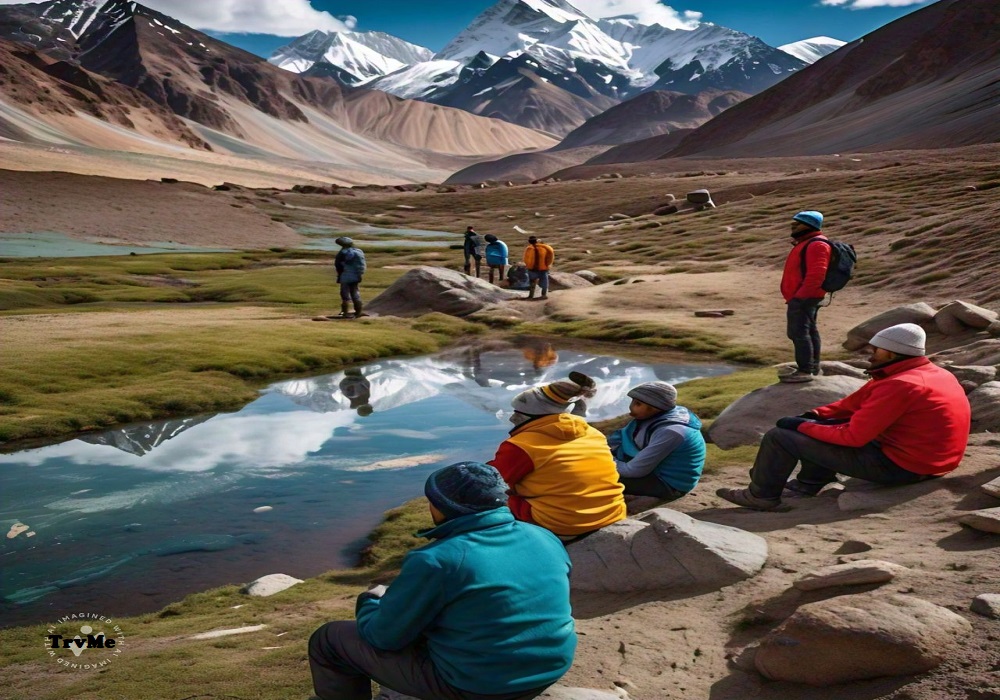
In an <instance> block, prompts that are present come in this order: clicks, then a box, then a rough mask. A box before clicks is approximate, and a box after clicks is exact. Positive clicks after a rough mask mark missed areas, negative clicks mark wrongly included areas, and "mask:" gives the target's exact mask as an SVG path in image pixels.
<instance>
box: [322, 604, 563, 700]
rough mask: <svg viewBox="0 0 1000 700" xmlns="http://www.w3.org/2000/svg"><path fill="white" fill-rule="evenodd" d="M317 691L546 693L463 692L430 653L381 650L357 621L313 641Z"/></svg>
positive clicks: (357, 695)
mask: <svg viewBox="0 0 1000 700" xmlns="http://www.w3.org/2000/svg"><path fill="white" fill-rule="evenodd" d="M309 669H310V670H311V671H312V678H313V689H314V690H315V692H316V695H318V696H319V697H320V698H321V699H322V700H371V697H372V691H371V681H372V680H374V681H375V682H376V683H378V684H379V685H384V686H385V687H386V688H391V689H392V690H395V691H396V692H397V693H403V694H404V695H412V696H413V697H416V698H421V699H422V700H531V699H532V698H536V697H538V696H539V695H541V694H542V693H543V692H544V691H545V688H547V687H548V686H545V687H542V688H536V689H534V690H525V691H521V692H518V693H506V694H501V695H482V694H480V693H470V692H468V691H465V690H459V689H458V688H454V687H452V686H450V685H448V684H447V683H446V682H444V681H443V680H442V679H441V677H440V676H439V675H438V673H437V669H435V668H434V663H433V662H432V661H431V658H430V656H429V655H428V653H427V651H426V649H425V648H424V647H423V645H421V644H413V645H411V646H409V647H406V648H405V649H401V650H400V651H383V650H381V649H376V648H375V647H373V646H372V645H370V644H369V643H368V642H366V641H365V640H364V639H362V638H361V635H359V634H358V626H357V623H356V622H353V621H350V620H348V621H342V622H328V623H327V624H325V625H323V626H322V627H320V628H319V629H318V630H316V631H315V632H314V633H313V635H312V637H311V638H310V639H309Z"/></svg>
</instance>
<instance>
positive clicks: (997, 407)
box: [969, 382, 1000, 433]
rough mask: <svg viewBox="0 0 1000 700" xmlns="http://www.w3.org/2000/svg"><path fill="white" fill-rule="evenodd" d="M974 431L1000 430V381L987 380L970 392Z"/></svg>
mask: <svg viewBox="0 0 1000 700" xmlns="http://www.w3.org/2000/svg"><path fill="white" fill-rule="evenodd" d="M969 405H970V406H971V407H972V432H974V433H985V432H991V433H996V432H1000V382H986V383H985V384H980V385H979V386H978V387H976V389H975V391H972V392H970V393H969Z"/></svg>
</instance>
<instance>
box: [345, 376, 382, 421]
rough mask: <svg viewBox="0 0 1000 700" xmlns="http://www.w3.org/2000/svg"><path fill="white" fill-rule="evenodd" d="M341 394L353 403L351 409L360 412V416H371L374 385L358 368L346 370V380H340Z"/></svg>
mask: <svg viewBox="0 0 1000 700" xmlns="http://www.w3.org/2000/svg"><path fill="white" fill-rule="evenodd" d="M340 393H341V394H343V395H344V398H345V399H347V400H348V401H350V402H351V408H353V409H355V410H356V411H357V412H358V415H359V416H370V415H371V414H372V413H373V412H374V409H372V406H371V404H370V403H369V401H371V398H372V385H371V382H369V381H368V378H367V377H366V376H365V375H364V374H362V372H361V370H360V369H358V368H356V367H351V368H350V369H347V370H344V378H343V379H341V380H340Z"/></svg>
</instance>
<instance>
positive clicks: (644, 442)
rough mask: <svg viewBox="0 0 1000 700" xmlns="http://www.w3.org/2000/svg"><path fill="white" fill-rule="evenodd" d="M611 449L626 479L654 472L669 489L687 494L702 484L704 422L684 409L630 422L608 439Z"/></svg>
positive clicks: (704, 450)
mask: <svg viewBox="0 0 1000 700" xmlns="http://www.w3.org/2000/svg"><path fill="white" fill-rule="evenodd" d="M664 431H666V432H664ZM608 446H609V447H610V448H611V452H612V454H614V457H615V462H616V463H617V464H618V471H619V473H622V474H623V476H644V475H646V474H649V473H653V474H655V475H656V478H658V479H659V480H660V481H662V482H663V483H664V484H666V485H667V486H670V487H672V488H675V489H677V490H678V491H682V492H684V493H687V492H689V491H691V490H692V489H693V488H694V487H695V486H696V485H697V484H698V480H699V479H700V478H701V472H702V469H703V468H704V466H705V453H706V447H705V438H704V437H703V436H702V434H701V420H699V418H698V416H696V415H695V414H693V413H691V411H689V410H688V409H686V408H684V407H683V406H676V407H674V408H673V409H672V410H670V411H667V412H665V413H660V414H658V415H656V416H653V417H652V418H647V419H646V420H642V421H636V420H633V421H630V422H629V423H628V424H627V425H626V426H625V427H624V428H622V429H620V430H616V431H614V432H613V433H612V434H611V435H609V436H608ZM633 472H634V473H633Z"/></svg>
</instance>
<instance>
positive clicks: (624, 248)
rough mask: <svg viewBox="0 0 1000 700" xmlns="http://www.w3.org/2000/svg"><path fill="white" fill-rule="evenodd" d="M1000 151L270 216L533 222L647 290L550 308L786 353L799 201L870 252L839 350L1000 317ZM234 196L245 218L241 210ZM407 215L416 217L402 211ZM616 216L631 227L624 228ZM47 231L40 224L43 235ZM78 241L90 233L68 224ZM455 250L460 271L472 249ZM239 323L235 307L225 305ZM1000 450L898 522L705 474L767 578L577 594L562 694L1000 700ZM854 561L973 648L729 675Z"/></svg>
mask: <svg viewBox="0 0 1000 700" xmlns="http://www.w3.org/2000/svg"><path fill="white" fill-rule="evenodd" d="M998 155H1000V146H993V147H978V148H971V149H957V150H953V151H948V152H945V151H935V152H909V153H902V152H901V153H894V154H864V155H863V156H857V157H856V158H855V157H852V156H848V155H845V156H844V157H843V158H836V159H835V158H832V157H827V156H824V157H822V158H816V159H804V158H800V159H770V160H766V161H764V160H761V161H750V160H744V161H726V162H711V161H703V162H694V161H685V162H672V163H667V162H659V163H657V164H637V165H634V166H630V167H632V168H633V171H634V172H631V171H630V172H628V173H626V174H628V175H636V176H635V177H631V176H630V177H624V178H621V179H617V178H615V179H605V180H577V181H568V182H556V183H552V184H546V185H538V186H525V187H509V188H491V189H483V190H473V191H468V190H466V191H459V192H457V193H449V194H432V193H403V192H395V191H393V192H387V191H367V190H359V191H357V192H356V196H354V197H345V196H342V195H341V196H322V195H314V196H309V195H293V194H288V193H282V194H280V195H275V198H274V200H273V201H269V200H263V203H262V204H259V207H260V209H262V210H263V211H264V212H265V213H267V214H270V213H271V212H272V211H274V208H276V207H280V209H279V210H280V211H283V212H289V211H290V212H293V219H291V220H289V221H288V223H289V224H293V223H294V224H298V223H303V224H308V223H324V222H325V221H343V220H344V219H345V218H346V219H350V220H354V221H372V222H381V224H382V225H391V226H396V227H412V228H427V229H438V230H448V231H456V232H460V231H461V230H463V229H464V227H465V225H466V224H470V223H471V224H475V225H476V227H477V229H478V230H480V232H482V233H487V232H495V233H497V235H499V236H500V237H501V238H503V239H505V240H506V241H507V243H508V245H510V247H511V249H512V253H513V254H514V255H516V254H517V250H518V249H519V246H520V245H521V244H522V243H523V238H524V236H523V235H522V234H517V233H514V232H512V226H513V225H515V224H518V225H520V226H521V227H522V228H524V229H526V230H529V231H536V232H538V233H539V235H541V236H542V237H543V239H544V240H547V241H549V242H551V243H553V244H554V245H555V246H556V250H557V264H558V266H559V269H562V270H581V269H584V268H589V269H593V270H596V271H598V272H599V273H601V274H603V275H606V276H607V277H609V278H614V277H620V276H627V277H631V278H634V279H639V280H643V281H642V282H637V283H630V284H628V285H627V286H626V285H620V286H615V285H609V286H602V287H596V288H594V289H587V290H584V291H580V290H569V291H566V292H557V293H554V294H553V299H552V301H551V302H550V303H549V304H548V305H547V307H546V312H547V313H550V314H552V313H555V314H558V315H559V317H566V318H592V317H603V318H608V317H611V318H626V319H636V320H640V319H642V320H655V321H657V322H659V323H663V324H665V325H674V324H677V325H683V326H686V327H690V328H695V329H700V330H704V331H706V332H710V333H713V334H717V335H720V336H723V337H726V338H728V339H731V340H732V341H733V342H734V344H744V345H751V346H756V347H759V348H761V349H765V350H768V351H772V352H783V353H786V354H787V353H790V348H789V344H788V342H787V341H786V340H785V339H784V327H783V326H784V323H783V307H782V304H781V302H780V299H779V297H778V294H777V280H778V275H779V272H778V270H779V269H780V264H781V261H782V259H783V258H784V255H785V253H786V251H787V244H786V242H785V241H786V237H787V230H788V229H787V221H788V219H789V218H790V216H791V214H792V213H794V212H795V211H798V210H799V209H806V208H816V209H820V210H822V211H824V212H826V213H827V215H828V217H829V222H830V225H829V226H828V227H827V231H828V233H829V234H830V235H832V236H834V237H836V238H839V239H841V240H845V241H847V242H851V243H854V244H855V245H856V246H858V249H859V252H860V253H861V260H862V262H861V264H860V265H859V271H858V277H857V279H856V280H855V282H854V283H853V284H852V285H851V286H850V287H849V288H848V289H847V290H845V291H844V292H843V293H841V294H838V295H837V298H836V300H835V302H834V304H833V306H831V307H830V308H828V309H825V310H823V311H822V312H821V314H820V323H821V330H822V332H823V334H824V337H825V338H826V339H827V340H826V342H827V347H828V348H829V349H830V351H831V352H834V351H838V350H839V348H837V346H836V344H837V342H839V340H841V339H842V338H843V334H844V331H845V330H846V329H847V328H849V327H851V326H852V325H854V324H855V323H856V322H858V321H860V320H863V319H864V318H867V317H870V316H873V315H875V314H876V313H879V312H881V311H883V310H885V309H887V308H890V307H891V306H894V305H896V304H898V303H901V302H910V301H920V300H924V301H928V302H930V303H932V304H940V303H941V302H944V301H948V300H950V299H954V298H962V299H966V300H968V301H971V302H974V303H979V304H984V305H986V306H990V307H993V308H996V307H997V306H998V302H1000V265H997V263H998V261H1000V258H998V255H997V252H996V241H997V233H996V228H995V226H993V225H992V224H991V223H990V222H995V221H996V220H997V216H998V215H1000V186H996V185H991V184H990V183H995V182H998V177H997V171H996V159H997V156H998ZM640 169H641V170H640ZM605 171H606V168H605ZM640 172H641V173H642V176H641V177H640V176H638V175H639V174H640ZM587 177H590V175H587ZM105 184H106V187H105V188H104V189H103V194H101V195H99V196H101V197H106V198H109V201H110V200H114V201H115V202H121V203H122V205H123V206H126V207H127V206H128V205H127V204H126V202H127V200H122V199H121V198H119V197H117V196H116V194H115V192H116V186H115V184H114V183H113V182H112V181H108V182H106V183H105ZM970 186H975V187H976V188H977V189H975V190H972V189H969V188H970ZM700 187H709V188H710V189H711V190H712V192H713V195H714V196H715V199H716V202H717V204H719V208H718V209H715V210H710V211H706V212H701V213H693V212H692V213H682V214H678V215H675V216H674V217H652V216H651V215H650V214H649V212H650V211H651V210H652V208H653V207H655V206H656V205H657V204H660V203H662V202H663V201H664V198H665V195H666V193H674V194H677V195H678V196H682V195H683V194H684V193H685V192H687V191H690V190H693V189H698V188H700ZM57 194H58V193H57V192H53V195H54V196H55V195H57ZM207 196H215V195H213V194H211V193H209V194H208V195H207ZM95 197H98V196H97V195H95ZM279 199H280V200H283V201H285V202H287V203H288V204H291V205H296V206H302V207H307V208H305V209H295V210H292V209H290V208H289V207H283V206H281V205H280V204H278V203H277V200H279ZM225 201H226V202H227V204H226V206H227V207H228V201H229V200H228V199H227V200H225ZM99 202H100V199H99V198H95V199H93V200H91V201H90V203H89V204H88V205H87V206H90V207H96V206H97V205H98V203H99ZM399 204H406V205H408V206H413V207H416V208H415V209H405V210H400V209H398V208H397V205H399ZM232 211H234V212H235V211H239V210H236V209H233V210H232ZM536 212H537V213H538V214H540V215H541V216H536ZM617 212H622V213H625V214H628V215H630V216H632V217H633V218H632V219H628V220H625V221H622V222H615V221H609V216H610V215H611V214H612V213H617ZM38 216H41V214H39V215H38ZM549 217H551V218H549ZM95 219H99V215H95ZM166 221H170V219H164V220H163V221H161V222H159V225H160V226H163V227H164V228H167V227H168V226H169V225H168V224H166V223H164V222H166ZM44 222H45V220H44V219H39V220H38V223H37V224H36V225H37V226H42V225H43V224H44ZM268 223H271V222H270V220H268ZM237 228H241V227H238V226H236V225H232V226H227V225H226V224H225V222H222V223H221V224H220V226H219V227H217V228H208V227H202V228H201V229H198V228H197V227H188V228H186V229H185V232H184V233H183V235H182V234H181V232H179V231H178V232H175V231H174V230H171V231H170V233H171V235H168V236H163V235H161V236H160V238H158V240H164V239H165V240H174V241H177V242H180V243H188V244H194V245H226V244H227V243H226V241H234V243H229V245H235V241H237V240H242V238H239V237H240V236H253V235H257V234H253V233H251V232H247V231H238V230H237ZM46 230H59V229H57V228H55V227H54V226H53V227H48V228H47V229H46ZM64 230H65V232H66V233H69V234H70V235H80V234H79V233H74V232H73V230H71V228H70V227H67V228H66V229H64ZM262 230H263V229H262ZM261 235H264V234H261ZM418 255H422V254H412V255H408V260H406V261H401V262H409V261H412V260H413V259H415V258H416V257H417V256H418ZM455 258H456V259H455V260H454V261H453V263H454V264H457V263H458V256H457V254H456V255H455ZM700 308H732V309H733V310H734V311H735V312H736V313H735V314H734V315H733V316H732V317H728V318H722V319H696V318H694V317H693V315H692V313H691V312H692V311H693V310H697V309H700ZM230 313H234V312H230V311H226V312H225V314H230ZM246 313H259V310H248V311H246ZM68 316H69V315H62V316H60V317H59V318H67V317H68ZM28 322H30V321H28ZM93 322H94V320H93V315H92V314H88V319H87V324H92V323H93ZM998 444H1000V443H998V441H997V439H996V438H995V437H993V436H990V435H979V436H976V439H975V440H974V443H973V444H972V445H971V446H970V448H969V451H968V453H967V456H966V459H965V461H964V463H963V465H962V466H961V467H960V468H959V470H958V471H956V472H955V473H954V474H952V475H949V476H948V477H946V478H943V479H940V480H937V481H934V482H930V483H928V484H922V485H919V486H914V487H908V488H906V489H901V490H900V491H899V502H898V503H897V504H896V505H893V506H892V507H891V508H889V509H887V510H886V511H884V512H881V513H869V514H858V513H842V512H840V511H839V510H838V508H837V506H836V503H835V501H834V499H833V498H830V497H827V496H820V497H818V498H816V499H812V500H808V501H802V502H798V503H796V504H795V507H794V508H793V509H792V510H790V511H789V512H785V513H754V512H749V511H743V510H740V509H736V508H730V507H727V506H726V504H724V502H722V501H721V500H720V499H718V498H717V497H715V496H714V495H713V494H714V490H715V488H716V487H718V486H722V485H726V486H736V485H743V484H744V483H745V481H746V474H745V471H744V469H743V468H730V469H726V470H723V471H721V472H719V473H715V474H712V475H709V476H707V477H706V478H705V480H704V481H703V483H702V484H701V485H700V486H699V488H698V490H697V492H696V493H695V494H693V495H692V496H690V497H688V498H685V499H682V500H681V501H679V502H678V503H677V504H676V507H677V508H678V509H679V510H682V511H684V512H687V513H689V514H691V515H693V516H695V517H697V518H700V519H704V520H710V521H713V522H718V523H723V524H727V525H734V526H737V527H741V528H744V529H747V530H750V531H753V532H757V533H759V534H761V535H762V536H764V537H765V538H766V539H767V540H768V544H769V546H770V548H771V557H770V560H769V562H768V564H767V566H766V567H765V569H764V571H763V572H762V573H761V574H760V575H759V576H757V577H755V578H753V579H750V580H748V581H745V582H743V583H740V584H737V585H735V586H731V587H728V588H726V589H725V590H723V591H719V592H717V593H711V594H705V595H700V596H695V597H689V598H679V599H669V598H662V597H658V596H653V595H650V596H646V597H639V598H637V597H627V598H621V599H613V598H609V597H604V598H603V599H579V600H577V601H576V611H577V615H578V616H579V618H580V620H579V630H580V632H581V636H580V646H579V652H578V656H577V659H576V663H575V664H574V666H573V669H572V670H571V671H570V673H569V675H568V676H567V678H566V679H565V682H566V683H568V684H571V685H578V686H584V687H592V688H604V689H610V688H612V687H613V686H614V685H615V684H618V685H620V686H622V687H624V688H625V689H626V690H627V691H628V692H629V693H630V694H631V696H632V698H633V699H634V700H661V699H664V698H677V699H678V700H680V699H682V698H683V699H684V700H690V699H695V698H708V699H711V700H730V699H732V700H737V699H739V700H743V699H744V698H747V697H754V698H762V699H764V700H768V699H771V700H819V699H820V698H823V699H825V698H833V697H836V698H851V699H852V700H854V699H857V700H874V699H876V698H895V699H897V700H904V699H906V700H988V699H995V698H1000V644H998V641H1000V621H991V620H987V619H986V618H983V617H980V616H978V615H974V614H972V613H970V612H969V611H968V607H969V604H970V602H971V600H972V598H973V597H974V596H975V595H978V594H980V593H989V592H993V593H996V592H998V591H997V585H998V584H997V582H998V581H1000V557H997V551H998V550H997V548H998V547H1000V539H998V537H997V536H995V535H983V534H979V533H976V532H973V531H969V530H967V529H963V528H962V527H960V526H959V525H958V524H957V522H956V519H957V517H959V516H960V515H961V514H962V513H964V512H967V511H969V510H974V509H979V508H985V507H992V506H997V505H1000V504H998V503H997V501H996V499H992V498H991V497H989V496H987V495H985V494H984V493H982V492H981V491H980V490H979V489H978V486H979V485H980V484H982V483H984V482H986V481H988V480H990V479H992V478H995V477H996V476H998V474H1000V449H998ZM747 466H749V465H747ZM849 540H858V541H862V542H865V543H867V545H869V546H870V547H871V550H870V551H866V552H864V553H863V554H860V555H845V554H838V549H839V548H840V547H841V546H842V545H843V543H845V542H847V541H849ZM857 558H879V559H885V560H888V561H892V562H895V563H897V564H901V565H903V566H907V567H909V568H910V569H911V571H910V572H909V573H906V574H905V575H903V576H901V577H900V578H898V579H897V580H895V581H893V582H891V583H889V584H886V585H885V586H884V588H885V589H886V590H888V591H892V592H896V591H901V590H902V591H906V592H908V593H910V592H912V594H913V595H916V596H919V597H921V598H925V599H927V600H929V601H932V602H934V603H938V604H940V605H945V606H949V607H951V608H952V609H953V610H955V611H956V612H958V613H959V614H961V615H963V616H965V617H966V618H967V619H969V620H970V622H971V623H972V625H973V629H974V632H973V634H972V635H971V636H970V637H969V638H968V639H966V640H963V642H962V653H961V654H960V655H959V656H958V657H956V658H955V659H954V660H953V661H950V662H949V663H948V664H946V665H945V666H942V667H941V668H940V669H938V670H936V671H934V672H931V673H928V674H925V675H922V676H917V677H906V678H892V679H881V680H873V681H867V682H862V683H854V684H849V685H846V686H840V687H837V688H835V689H824V688H809V687H805V686H796V685H791V684H786V683H770V682H765V681H763V680H762V679H761V678H760V677H759V676H757V675H756V674H754V673H747V672H744V671H742V670H739V669H737V668H736V667H735V666H733V665H732V664H731V663H730V657H731V656H732V655H733V654H735V653H736V652H737V651H738V650H739V649H740V648H741V647H743V646H744V645H746V644H747V643H749V642H751V641H753V640H754V639H757V638H759V637H760V636H762V635H763V634H764V633H766V631H767V630H768V629H770V628H771V627H773V626H774V625H776V624H777V623H778V622H780V621H781V620H782V619H784V618H785V617H787V615H789V614H790V613H791V612H792V611H793V610H794V609H795V608H796V607H797V606H798V605H801V604H803V603H805V602H809V601H812V600H817V599H819V598H822V597H828V596H832V595H843V594H847V593H850V592H853V591H852V590H846V589H831V590H828V591H825V592H824V591H820V592H814V593H809V594H799V593H795V592H794V591H792V590H791V589H790V584H791V582H792V581H793V580H794V579H795V578H796V577H798V576H800V575H803V574H805V573H808V572H809V571H811V570H813V569H815V568H818V567H821V566H825V565H829V564H834V563H837V562H838V561H840V560H850V559H857Z"/></svg>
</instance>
